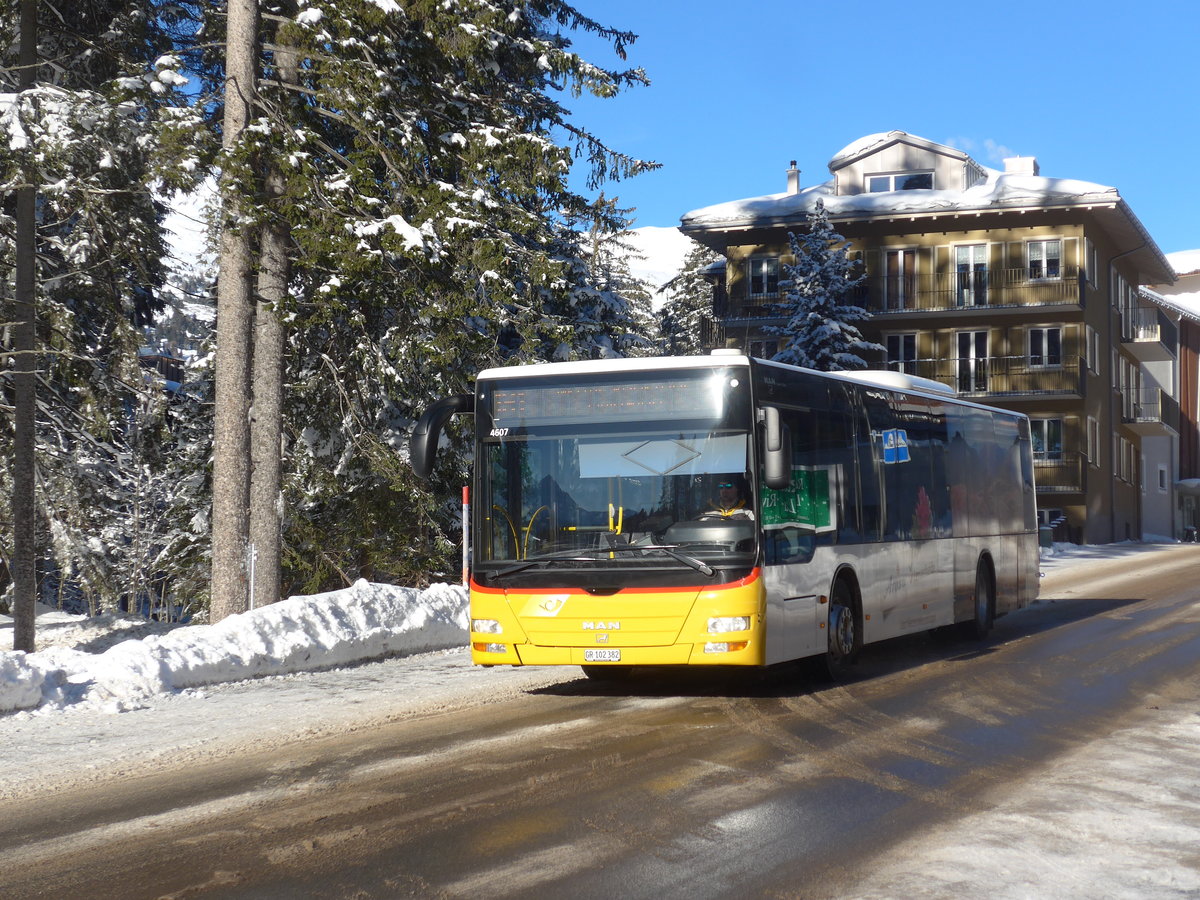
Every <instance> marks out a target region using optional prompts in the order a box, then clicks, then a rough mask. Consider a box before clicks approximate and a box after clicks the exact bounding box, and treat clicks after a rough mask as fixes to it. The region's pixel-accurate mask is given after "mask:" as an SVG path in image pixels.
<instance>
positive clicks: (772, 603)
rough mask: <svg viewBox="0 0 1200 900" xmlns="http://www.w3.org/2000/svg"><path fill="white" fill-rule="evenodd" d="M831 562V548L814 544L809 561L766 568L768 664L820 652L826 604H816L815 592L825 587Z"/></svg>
mask: <svg viewBox="0 0 1200 900" xmlns="http://www.w3.org/2000/svg"><path fill="white" fill-rule="evenodd" d="M833 565H834V558H833V549H832V548H830V547H818V548H817V549H816V551H815V553H814V555H813V559H812V560H811V561H810V562H807V563H792V564H787V563H783V564H780V565H773V566H768V567H767V569H766V571H765V573H764V576H763V583H764V584H765V586H766V591H767V658H766V661H767V664H768V665H770V664H773V663H778V662H785V661H787V660H792V659H800V658H802V657H805V656H812V655H814V654H816V653H821V652H824V650H825V638H824V635H825V632H824V631H823V630H822V629H821V622H822V621H823V617H824V616H825V615H827V612H828V607H826V606H822V605H820V603H819V602H818V595H820V594H824V593H826V592H827V591H828V590H829V579H828V573H829V572H831V571H832V566H833Z"/></svg>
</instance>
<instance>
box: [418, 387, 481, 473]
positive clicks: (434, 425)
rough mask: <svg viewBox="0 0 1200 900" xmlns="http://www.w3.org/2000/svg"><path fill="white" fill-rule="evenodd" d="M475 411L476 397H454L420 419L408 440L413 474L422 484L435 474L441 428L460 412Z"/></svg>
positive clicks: (467, 395) (455, 395)
mask: <svg viewBox="0 0 1200 900" xmlns="http://www.w3.org/2000/svg"><path fill="white" fill-rule="evenodd" d="M474 412H475V395H474V394H454V395H453V396H451V397H446V398H445V399H443V400H439V401H437V402H436V403H434V404H433V405H432V406H430V407H429V408H428V409H426V410H425V412H424V413H423V414H422V415H421V418H420V419H418V420H417V424H416V426H415V427H414V428H413V432H412V437H410V438H409V441H408V455H409V458H410V459H411V461H412V468H413V473H414V474H415V475H416V476H417V477H418V478H420V479H421V480H422V481H428V480H429V476H430V475H432V474H433V463H434V460H435V459H436V458H437V446H438V441H439V440H441V437H442V429H444V428H445V427H446V422H448V421H449V420H450V417H451V416H453V415H457V414H459V413H474Z"/></svg>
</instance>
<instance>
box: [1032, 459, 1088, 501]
mask: <svg viewBox="0 0 1200 900" xmlns="http://www.w3.org/2000/svg"><path fill="white" fill-rule="evenodd" d="M1087 475H1088V460H1087V457H1086V456H1084V455H1083V454H1082V453H1078V452H1075V453H1071V452H1061V453H1049V454H1045V455H1044V456H1043V457H1041V458H1035V459H1034V461H1033V481H1034V484H1035V485H1036V486H1037V492H1038V494H1039V495H1042V494H1083V493H1086V492H1087Z"/></svg>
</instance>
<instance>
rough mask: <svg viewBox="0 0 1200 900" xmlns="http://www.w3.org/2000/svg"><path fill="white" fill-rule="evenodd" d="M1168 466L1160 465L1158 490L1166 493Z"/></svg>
mask: <svg viewBox="0 0 1200 900" xmlns="http://www.w3.org/2000/svg"><path fill="white" fill-rule="evenodd" d="M1167 484H1168V481H1167V467H1166V466H1162V465H1160V466H1159V467H1158V492H1159V493H1160V494H1165V493H1166V492H1167Z"/></svg>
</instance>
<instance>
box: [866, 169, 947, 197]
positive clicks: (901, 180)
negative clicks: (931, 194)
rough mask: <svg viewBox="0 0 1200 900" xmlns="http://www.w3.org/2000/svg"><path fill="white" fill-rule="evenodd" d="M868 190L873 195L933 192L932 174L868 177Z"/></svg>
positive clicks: (917, 173)
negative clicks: (896, 192)
mask: <svg viewBox="0 0 1200 900" xmlns="http://www.w3.org/2000/svg"><path fill="white" fill-rule="evenodd" d="M867 190H868V191H870V192H871V193H872V194H879V193H882V192H884V191H930V190H933V173H932V172H900V173H897V174H895V175H868V176H867Z"/></svg>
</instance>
